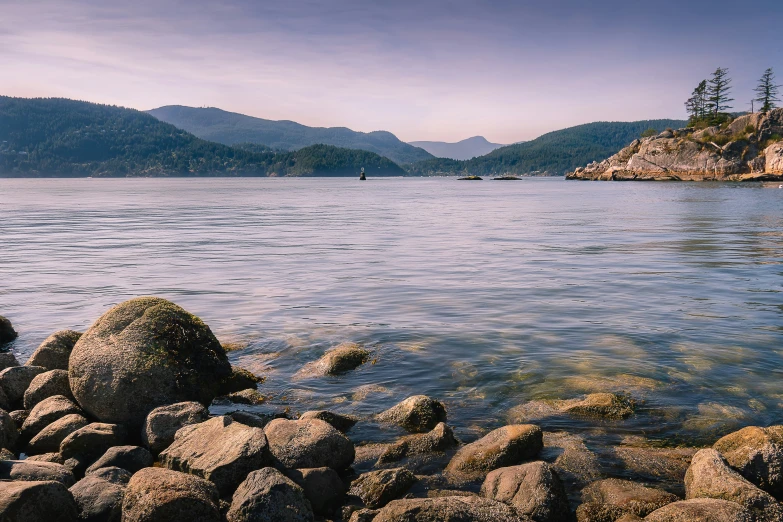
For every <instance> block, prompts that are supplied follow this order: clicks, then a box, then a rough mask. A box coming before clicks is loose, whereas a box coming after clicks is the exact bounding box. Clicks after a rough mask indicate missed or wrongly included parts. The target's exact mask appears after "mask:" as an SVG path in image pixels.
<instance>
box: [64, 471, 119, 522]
mask: <svg viewBox="0 0 783 522" xmlns="http://www.w3.org/2000/svg"><path fill="white" fill-rule="evenodd" d="M128 480H130V476H128ZM126 484H127V481H126ZM69 491H70V492H71V495H73V499H74V500H75V501H76V507H77V510H78V513H79V520H86V521H89V522H121V521H122V499H123V497H124V496H125V484H122V483H119V484H118V483H117V482H112V481H109V480H106V479H104V478H103V477H101V476H99V475H88V476H86V477H84V478H83V479H81V480H80V481H79V482H77V483H76V484H74V485H73V486H71V488H70V490H69Z"/></svg>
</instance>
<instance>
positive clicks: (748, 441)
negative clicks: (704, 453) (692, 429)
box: [712, 426, 783, 499]
mask: <svg viewBox="0 0 783 522" xmlns="http://www.w3.org/2000/svg"><path fill="white" fill-rule="evenodd" d="M712 447H713V449H715V450H717V451H718V452H719V453H720V454H721V455H722V456H723V458H725V459H726V462H728V463H729V465H730V466H731V467H732V468H734V469H736V470H737V471H739V472H740V474H741V475H742V476H743V477H745V478H746V479H748V480H749V481H750V482H752V483H753V484H755V485H756V486H758V487H760V488H761V489H763V490H764V491H766V492H768V493H771V494H772V495H773V496H775V497H777V498H779V499H781V498H783V426H772V427H769V428H759V427H756V426H748V427H747V428H743V429H741V430H739V431H736V432H734V433H731V434H729V435H726V436H725V437H723V438H721V439H720V440H718V441H717V442H716V443H715V444H714V445H713V446H712Z"/></svg>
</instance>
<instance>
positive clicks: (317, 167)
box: [0, 96, 403, 177]
mask: <svg viewBox="0 0 783 522" xmlns="http://www.w3.org/2000/svg"><path fill="white" fill-rule="evenodd" d="M362 167H364V168H365V169H366V170H367V173H368V174H370V175H373V174H374V175H386V176H389V175H392V176H398V175H401V174H402V173H403V171H402V169H400V167H399V166H398V165H396V164H394V163H393V162H392V161H390V160H388V159H386V158H383V157H381V156H378V155H377V154H373V153H370V152H366V151H356V150H347V149H339V148H337V147H328V146H318V147H308V148H305V149H301V150H299V151H296V152H293V153H291V152H283V153H281V152H278V151H272V150H267V149H265V148H261V147H254V148H252V150H246V149H243V148H240V147H236V148H232V147H228V146H226V145H221V144H218V143H212V142H209V141H205V140H202V139H199V138H197V137H195V136H193V135H192V134H189V133H187V132H185V131H183V130H180V129H178V128H176V127H174V126H173V125H170V124H167V123H163V122H161V121H159V120H158V119H156V118H154V117H152V116H150V115H149V114H146V113H144V112H140V111H136V110H133V109H124V108H120V107H113V106H107V105H98V104H93V103H87V102H80V101H74V100H66V99H57V98H48V99H44V98H38V99H24V98H9V97H4V96H0V176H5V177H9V176H13V177H44V176H214V175H219V176H344V175H350V176H358V174H359V171H360V170H361V168H362Z"/></svg>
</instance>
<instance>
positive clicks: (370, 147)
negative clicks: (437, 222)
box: [149, 105, 432, 163]
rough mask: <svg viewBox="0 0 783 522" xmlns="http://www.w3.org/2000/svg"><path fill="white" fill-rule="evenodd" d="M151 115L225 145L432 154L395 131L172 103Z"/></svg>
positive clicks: (404, 159)
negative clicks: (321, 146)
mask: <svg viewBox="0 0 783 522" xmlns="http://www.w3.org/2000/svg"><path fill="white" fill-rule="evenodd" d="M149 113H150V114H152V115H153V116H155V117H156V118H158V119H160V120H161V121H165V122H167V123H171V124H173V125H176V126H177V127H178V128H180V129H184V130H186V131H188V132H191V133H193V134H195V135H196V136H198V137H199V138H203V139H206V140H210V141H216V142H218V143H223V144H225V145H236V144H238V143H259V144H262V145H266V146H268V147H271V148H273V149H283V150H297V149H301V148H304V147H308V146H310V145H316V144H326V145H334V146H335V147H344V148H349V149H359V150H366V151H369V152H374V153H376V154H379V155H381V156H385V157H387V158H389V159H391V160H392V161H395V162H397V163H412V162H415V161H421V160H424V159H429V158H431V157H432V155H431V154H429V153H428V152H427V151H425V150H424V149H421V148H418V147H414V146H413V145H409V144H407V143H405V142H403V141H400V140H399V139H398V138H397V136H395V135H394V134H392V133H391V132H386V131H375V132H357V131H353V130H351V129H348V128H345V127H328V128H327V127H308V126H306V125H302V124H299V123H296V122H293V121H273V120H265V119H262V118H255V117H252V116H247V115H245V114H237V113H233V112H228V111H224V110H221V109H217V108H214V107H209V108H196V107H184V106H181V105H169V106H166V107H159V108H157V109H153V110H151V111H149Z"/></svg>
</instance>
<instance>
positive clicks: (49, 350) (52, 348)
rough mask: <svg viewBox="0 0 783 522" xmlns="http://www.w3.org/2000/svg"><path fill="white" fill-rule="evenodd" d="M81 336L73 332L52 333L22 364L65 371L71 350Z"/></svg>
mask: <svg viewBox="0 0 783 522" xmlns="http://www.w3.org/2000/svg"><path fill="white" fill-rule="evenodd" d="M81 336H82V334H80V333H79V332H74V331H73V330H61V331H59V332H55V333H53V334H52V335H50V336H49V337H47V338H46V339H45V340H44V342H42V343H41V345H40V346H39V347H38V348H36V350H35V351H34V352H33V354H32V355H31V356H30V358H29V359H28V360H27V362H26V363H24V364H25V366H42V367H44V368H46V369H47V370H67V369H68V358H69V357H70V356H71V350H73V347H74V345H75V344H76V341H78V340H79V337H81Z"/></svg>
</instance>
